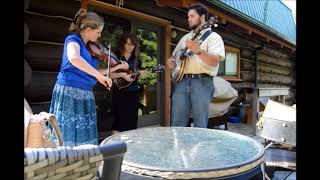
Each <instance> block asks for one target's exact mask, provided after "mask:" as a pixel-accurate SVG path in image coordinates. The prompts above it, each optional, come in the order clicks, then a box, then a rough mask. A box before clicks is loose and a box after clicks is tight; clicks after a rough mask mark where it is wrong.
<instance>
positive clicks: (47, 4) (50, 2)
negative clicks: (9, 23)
mask: <svg viewBox="0 0 320 180" xmlns="http://www.w3.org/2000/svg"><path fill="white" fill-rule="evenodd" d="M80 6H81V2H80V1H75V0H46V1H43V0H32V1H31V3H30V6H29V11H34V12H38V13H42V14H47V15H53V16H65V17H68V18H72V19H73V17H74V16H75V14H76V13H77V11H78V10H79V9H80ZM61 7H63V8H61Z"/></svg>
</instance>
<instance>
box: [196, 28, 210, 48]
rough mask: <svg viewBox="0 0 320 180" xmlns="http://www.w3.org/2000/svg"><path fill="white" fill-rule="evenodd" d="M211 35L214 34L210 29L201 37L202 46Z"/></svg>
mask: <svg viewBox="0 0 320 180" xmlns="http://www.w3.org/2000/svg"><path fill="white" fill-rule="evenodd" d="M211 33H212V31H211V29H209V30H208V31H206V32H205V33H204V34H203V35H202V36H201V38H200V39H199V43H200V45H201V44H202V42H203V41H204V40H206V39H207V37H208V36H209V35H210V34H211Z"/></svg>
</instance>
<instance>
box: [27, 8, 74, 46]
mask: <svg viewBox="0 0 320 180" xmlns="http://www.w3.org/2000/svg"><path fill="white" fill-rule="evenodd" d="M24 17H25V21H26V23H27V24H28V26H29V31H30V36H29V40H35V41H49V42H57V43H63V42H64V39H65V38H66V36H67V35H68V34H69V32H68V28H69V25H70V23H71V21H70V20H67V19H64V18H59V17H47V16H43V15H38V14H32V13H31V14H30V13H26V12H25V13H24Z"/></svg>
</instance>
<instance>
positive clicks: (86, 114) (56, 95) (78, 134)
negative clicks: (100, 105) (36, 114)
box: [49, 84, 98, 146]
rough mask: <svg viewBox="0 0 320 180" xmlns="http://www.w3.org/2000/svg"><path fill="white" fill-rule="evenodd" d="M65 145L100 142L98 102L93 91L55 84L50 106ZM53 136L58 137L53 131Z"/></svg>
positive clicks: (54, 138) (55, 139)
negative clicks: (97, 113)
mask: <svg viewBox="0 0 320 180" xmlns="http://www.w3.org/2000/svg"><path fill="white" fill-rule="evenodd" d="M49 112H50V113H52V114H55V115H56V118H57V123H58V126H59V128H60V131H61V134H62V140H63V143H64V146H78V145H82V144H95V145H97V144H98V133H97V118H96V117H97V115H96V103H95V100H94V95H93V92H92V91H89V90H83V89H79V88H75V87H70V86H64V85H59V84H55V86H54V89H53V93H52V100H51V106H50V110H49ZM52 138H53V140H54V141H55V142H56V143H57V138H56V136H55V134H54V133H53V132H52Z"/></svg>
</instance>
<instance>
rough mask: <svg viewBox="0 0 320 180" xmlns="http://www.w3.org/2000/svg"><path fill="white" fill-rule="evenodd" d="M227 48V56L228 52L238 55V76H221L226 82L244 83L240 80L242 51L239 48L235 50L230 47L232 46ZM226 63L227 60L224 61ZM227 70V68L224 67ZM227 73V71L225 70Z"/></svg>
mask: <svg viewBox="0 0 320 180" xmlns="http://www.w3.org/2000/svg"><path fill="white" fill-rule="evenodd" d="M224 48H225V53H226V54H227V52H231V53H236V54H237V75H235V76H233V75H223V76H220V77H222V78H223V79H225V80H228V81H242V79H241V78H240V49H238V48H234V47H230V46H226V45H225V46H224ZM224 61H226V59H224ZM224 63H225V62H224ZM224 68H225V66H224ZM224 72H225V70H224Z"/></svg>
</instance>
